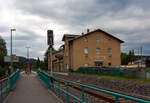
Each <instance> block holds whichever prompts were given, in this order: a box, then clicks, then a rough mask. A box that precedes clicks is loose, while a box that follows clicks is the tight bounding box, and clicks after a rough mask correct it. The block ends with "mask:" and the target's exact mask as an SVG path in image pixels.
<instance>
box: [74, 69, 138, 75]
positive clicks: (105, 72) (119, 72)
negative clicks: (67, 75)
mask: <svg viewBox="0 0 150 103" xmlns="http://www.w3.org/2000/svg"><path fill="white" fill-rule="evenodd" d="M76 72H78V73H84V74H96V75H108V76H115V77H126V78H138V75H139V72H140V71H139V70H135V69H123V68H120V67H103V68H100V67H80V68H79V69H77V70H76Z"/></svg>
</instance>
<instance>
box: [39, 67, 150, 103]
mask: <svg viewBox="0 0 150 103" xmlns="http://www.w3.org/2000/svg"><path fill="white" fill-rule="evenodd" d="M37 73H38V76H39V77H40V76H41V75H42V76H45V78H47V79H50V78H51V79H52V81H53V82H50V81H44V83H45V85H47V84H49V85H50V84H51V85H52V86H53V91H54V89H55V88H57V89H58V95H60V94H59V92H60V91H63V92H64V93H65V94H67V103H69V96H71V97H73V98H75V99H76V100H77V101H79V102H81V103H85V96H84V88H88V89H92V90H95V91H98V92H103V93H106V94H110V95H113V96H115V103H119V98H124V99H128V100H132V101H136V102H140V103H150V101H147V100H143V99H139V98H135V97H132V96H127V95H124V94H120V93H115V92H112V91H108V90H104V89H99V88H96V87H92V86H88V85H85V84H81V83H77V82H74V81H69V80H65V79H62V78H58V77H54V76H49V75H48V74H47V73H45V72H42V71H41V70H40V69H39V70H38V71H37ZM54 79H55V80H57V81H58V85H57V86H56V85H55V83H54ZM60 81H64V82H66V83H67V90H64V89H62V88H60ZM70 83H71V84H75V85H78V86H81V87H82V98H81V99H80V98H78V97H76V96H74V95H72V94H70V93H69V84H70ZM54 87H55V88H54Z"/></svg>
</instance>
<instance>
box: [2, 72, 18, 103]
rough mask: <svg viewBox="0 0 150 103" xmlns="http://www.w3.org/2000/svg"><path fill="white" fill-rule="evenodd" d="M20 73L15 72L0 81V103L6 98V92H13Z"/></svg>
mask: <svg viewBox="0 0 150 103" xmlns="http://www.w3.org/2000/svg"><path fill="white" fill-rule="evenodd" d="M19 75H20V71H19V69H17V70H16V72H14V73H13V74H11V75H10V76H9V77H6V78H5V79H2V80H0V95H1V97H0V103H3V101H4V99H5V98H6V97H7V96H8V92H9V91H11V90H13V88H14V86H15V84H16V82H17V80H18V79H19Z"/></svg>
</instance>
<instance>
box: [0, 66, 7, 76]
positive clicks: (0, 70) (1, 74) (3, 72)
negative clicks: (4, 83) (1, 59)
mask: <svg viewBox="0 0 150 103" xmlns="http://www.w3.org/2000/svg"><path fill="white" fill-rule="evenodd" d="M5 71H6V70H5V69H4V68H2V67H1V66H0V77H2V76H4V75H5Z"/></svg>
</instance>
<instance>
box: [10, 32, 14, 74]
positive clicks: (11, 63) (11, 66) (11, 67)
mask: <svg viewBox="0 0 150 103" xmlns="http://www.w3.org/2000/svg"><path fill="white" fill-rule="evenodd" d="M10 58H11V62H10V69H11V72H13V61H12V59H13V58H12V29H11V30H10Z"/></svg>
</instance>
